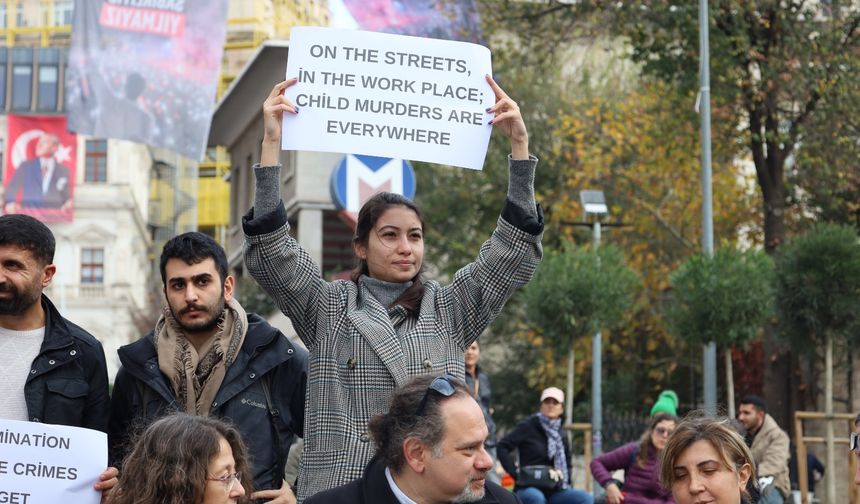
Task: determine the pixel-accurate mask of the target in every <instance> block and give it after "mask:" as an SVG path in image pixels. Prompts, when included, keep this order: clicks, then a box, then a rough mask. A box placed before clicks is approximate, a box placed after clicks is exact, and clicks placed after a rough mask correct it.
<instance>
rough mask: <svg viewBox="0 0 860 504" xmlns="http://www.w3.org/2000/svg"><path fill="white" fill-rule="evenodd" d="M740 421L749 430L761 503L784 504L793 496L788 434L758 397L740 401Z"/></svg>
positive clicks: (748, 442)
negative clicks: (790, 479)
mask: <svg viewBox="0 0 860 504" xmlns="http://www.w3.org/2000/svg"><path fill="white" fill-rule="evenodd" d="M738 420H739V421H740V422H741V423H742V424H743V425H744V428H745V429H746V431H747V434H746V436H745V440H746V442H747V445H748V446H749V447H750V451H751V452H752V456H753V459H754V460H755V466H756V476H757V477H758V486H759V489H760V490H761V499H760V500H759V502H760V503H761V504H782V503H783V502H785V501H786V500H787V498H788V496H789V495H790V493H791V484H790V482H789V477H788V462H789V459H790V458H791V455H790V452H789V440H788V434H786V433H785V431H783V430H782V429H781V428H780V427H779V425H777V423H776V420H774V419H773V417H772V416H770V415H769V414H768V413H767V404H766V403H765V401H764V399H763V398H761V397H759V396H757V395H747V396H744V397H743V398H742V399H741V400H740V406H739V407H738Z"/></svg>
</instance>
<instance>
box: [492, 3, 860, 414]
mask: <svg viewBox="0 0 860 504" xmlns="http://www.w3.org/2000/svg"><path fill="white" fill-rule="evenodd" d="M484 1H485V4H486V5H490V4H496V9H495V12H497V13H498V14H497V17H495V18H494V22H498V23H500V24H503V25H506V26H508V27H509V28H508V29H512V28H511V27H514V26H515V27H517V28H516V29H517V30H519V31H522V32H535V33H541V34H542V36H543V37H544V40H543V43H544V44H545V46H546V47H548V48H550V49H549V50H550V51H552V50H554V49H553V48H564V47H566V46H567V45H569V44H570V43H572V42H576V41H578V38H579V37H582V35H583V33H584V32H586V33H588V32H604V33H606V32H608V33H611V34H613V35H615V36H618V37H621V38H622V39H623V40H626V41H628V43H629V45H630V48H631V58H632V59H633V61H635V62H637V63H639V64H640V65H641V68H642V72H643V75H645V76H648V77H653V78H656V79H657V80H659V81H663V82H668V83H671V84H672V85H673V86H674V87H675V88H676V89H677V90H678V91H679V92H680V93H681V94H682V95H684V94H690V93H695V90H696V88H697V86H698V68H699V58H698V51H699V30H698V7H697V3H696V2H689V1H677V0H629V1H624V2H606V1H605V0H582V1H577V2H567V1H562V0H549V1H547V2H539V3H538V2H506V8H504V9H502V8H499V6H498V5H497V2H494V1H492V0H484ZM709 21H710V46H711V76H712V78H711V96H712V100H713V103H714V112H715V114H717V113H719V114H722V119H721V121H720V122H722V124H723V125H724V126H729V127H730V131H731V132H729V133H727V134H728V135H729V136H727V137H726V138H727V139H731V140H732V141H733V142H734V143H735V144H736V146H737V147H744V150H745V155H744V157H746V158H747V159H750V160H751V161H752V164H753V166H754V167H755V172H756V181H757V183H758V187H759V191H760V194H761V207H760V208H761V219H762V222H761V230H762V232H763V239H764V247H765V250H766V251H767V252H768V253H773V252H774V251H775V250H776V249H777V248H778V247H779V246H780V244H781V243H783V242H784V241H785V239H786V237H787V236H788V231H789V225H790V224H791V223H792V222H794V221H795V220H798V221H802V219H803V215H804V214H802V213H801V212H800V210H801V209H799V208H796V207H793V206H791V205H792V203H794V202H795V199H793V198H792V197H791V196H792V194H795V195H800V194H804V192H803V191H797V192H795V193H792V192H790V191H789V187H788V186H787V180H788V175H789V174H790V175H792V179H791V180H792V181H794V182H796V183H798V184H801V183H805V184H813V185H814V190H812V191H810V192H809V193H811V194H812V195H813V196H815V195H818V194H821V193H822V192H823V193H824V196H825V197H824V198H818V199H817V202H819V203H821V202H826V201H828V200H827V199H826V195H827V193H828V191H827V189H826V184H827V183H829V181H827V180H826V179H825V181H822V180H821V178H819V177H816V176H812V174H810V173H806V172H803V171H802V170H806V171H809V170H816V172H817V170H819V169H820V168H822V167H821V166H819V165H817V164H815V163H814V162H809V161H810V160H815V159H819V158H820V156H818V155H817V154H821V153H823V152H826V150H827V149H831V150H832V149H841V153H840V154H839V155H838V157H839V158H840V159H842V160H850V159H851V158H850V156H849V154H850V152H851V147H850V142H854V139H855V138H856V134H853V133H856V131H854V130H856V128H854V127H853V125H852V123H851V121H850V120H844V118H845V117H850V116H853V115H854V111H855V110H857V106H858V100H860V58H857V50H858V49H860V29H858V26H860V4H857V3H853V2H838V3H836V2H808V1H803V0H785V1H779V2H777V1H774V0H750V1H747V0H743V1H741V0H717V1H711V2H709ZM565 27H568V29H564V28H565ZM831 119H836V120H831ZM840 119H842V120H840ZM720 122H718V121H717V120H715V121H714V124H715V125H717V124H719V123H720ZM810 127H818V128H819V130H818V131H817V133H821V130H820V128H825V129H828V128H829V129H830V130H832V131H834V135H833V136H835V137H836V139H837V140H839V141H834V142H810V143H809V147H815V146H821V147H823V148H824V149H825V151H821V152H819V153H814V154H813V155H811V156H806V155H805V154H806V152H807V151H806V150H805V149H806V145H807V144H806V140H807V138H809V137H811V135H810ZM834 128H840V129H834ZM718 136H719V133H718V132H716V131H715V132H714V139H715V140H716V139H717V138H718ZM810 140H811V138H810ZM842 140H845V141H844V142H843V141H842ZM714 154H715V155H718V154H719V146H717V145H715V146H714ZM799 157H800V158H801V159H802V160H803V161H804V162H802V163H795V164H793V165H791V166H788V165H787V163H789V161H790V160H792V159H798V158H799ZM789 168H790V169H789ZM787 172H791V173H787ZM848 173H849V174H850V173H853V174H855V175H856V173H857V170H856V168H855V169H854V170H853V171H850V172H848ZM816 174H817V173H816ZM854 179H855V180H856V178H854ZM843 188H844V186H843V187H840V189H843ZM849 196H850V193H849ZM853 201H854V202H856V199H855V200H853ZM851 202H852V200H851V199H850V198H846V200H845V203H846V204H845V205H842V206H841V207H839V208H840V209H848V210H851V209H852V208H853V211H855V212H856V208H857V207H856V204H855V206H853V207H852V206H851V204H850V203H851ZM764 343H765V347H766V352H767V354H768V355H767V356H766V360H765V366H766V370H765V383H764V384H763V386H764V388H765V395H766V396H768V397H769V398H770V400H771V403H772V404H771V406H772V410H773V412H774V415H775V416H776V417H777V419H778V420H783V421H785V420H787V419H788V414H789V411H790V410H791V409H792V408H793V407H795V406H796V405H797V403H798V402H799V401H798V397H797V390H799V388H800V387H797V386H793V385H796V384H795V383H794V382H793V381H792V380H791V379H790V380H784V379H783V378H784V376H786V375H787V376H790V377H792V376H794V373H792V372H790V368H791V367H792V366H793V362H792V361H793V357H792V356H791V355H782V349H781V348H780V347H779V346H778V345H776V344H775V342H774V341H773V340H772V338H769V337H766V338H765V342H764Z"/></svg>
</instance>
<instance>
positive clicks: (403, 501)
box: [385, 467, 418, 504]
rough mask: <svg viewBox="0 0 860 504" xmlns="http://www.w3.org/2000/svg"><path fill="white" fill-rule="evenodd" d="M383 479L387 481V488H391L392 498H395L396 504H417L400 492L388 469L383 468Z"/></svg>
mask: <svg viewBox="0 0 860 504" xmlns="http://www.w3.org/2000/svg"><path fill="white" fill-rule="evenodd" d="M385 479H387V480H388V486H390V487H391V491H392V492H394V496H395V497H396V498H397V502H399V503H400V504H418V503H417V502H415V501H414V500H412V499H410V498H409V497H407V496H406V494H405V493H403V491H402V490H400V487H398V486H397V483H395V482H394V478H392V477H391V471H389V470H388V468H387V467H386V468H385Z"/></svg>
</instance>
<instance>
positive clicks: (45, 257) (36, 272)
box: [0, 214, 117, 492]
mask: <svg viewBox="0 0 860 504" xmlns="http://www.w3.org/2000/svg"><path fill="white" fill-rule="evenodd" d="M55 247H56V243H55V241H54V235H53V234H52V233H51V230H50V229H48V227H47V226H45V225H44V224H42V223H41V222H39V221H38V220H36V219H34V218H33V217H30V216H27V215H19V214H15V215H4V216H2V217H0V355H2V356H3V358H4V361H3V365H2V366H0V418H3V419H6V420H19V421H31V422H42V423H48V424H57V425H68V426H72V427H85V428H87V429H95V430H100V431H102V432H107V424H108V415H109V412H108V408H109V406H110V404H109V402H108V401H109V399H108V379H107V366H106V364H105V354H104V350H102V345H101V343H99V341H98V340H97V339H95V338H94V337H93V336H92V335H90V334H89V333H88V332H86V331H85V330H83V329H81V328H80V327H78V326H76V325H75V324H73V323H71V322H69V321H68V320H66V319H64V318H63V317H62V315H60V312H58V311H57V308H56V307H54V304H53V303H51V301H50V300H49V299H48V297H47V296H45V295H44V294H42V290H43V289H45V288H46V287H48V285H50V284H51V280H52V279H53V278H54V273H56V271H57V267H56V266H55V265H54V264H53V262H54V249H55ZM116 483H117V480H116V469H114V468H110V469H108V470H106V471H105V472H104V473H102V475H101V477H100V478H99V482H98V483H96V484H95V488H96V489H97V490H100V491H103V492H106V491H107V490H109V489H110V488H112V487H113V486H114V485H115V484H116Z"/></svg>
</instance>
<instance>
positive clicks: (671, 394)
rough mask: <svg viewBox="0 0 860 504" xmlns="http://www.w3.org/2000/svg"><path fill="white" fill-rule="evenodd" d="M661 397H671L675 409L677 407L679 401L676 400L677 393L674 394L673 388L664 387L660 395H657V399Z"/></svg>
mask: <svg viewBox="0 0 860 504" xmlns="http://www.w3.org/2000/svg"><path fill="white" fill-rule="evenodd" d="M663 397H668V398H670V399H672V402H673V403H674V404H675V409H678V405H680V401H678V394H676V393H675V391H674V390H669V389H666V390H664V391H663V392H660V395H659V396H658V397H657V400H658V401H659V400H660V399H662V398H663Z"/></svg>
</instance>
